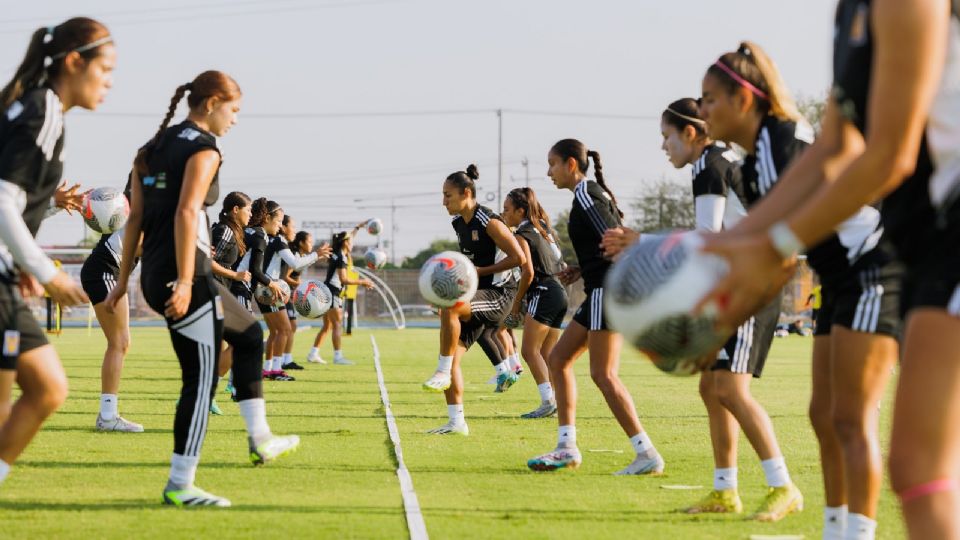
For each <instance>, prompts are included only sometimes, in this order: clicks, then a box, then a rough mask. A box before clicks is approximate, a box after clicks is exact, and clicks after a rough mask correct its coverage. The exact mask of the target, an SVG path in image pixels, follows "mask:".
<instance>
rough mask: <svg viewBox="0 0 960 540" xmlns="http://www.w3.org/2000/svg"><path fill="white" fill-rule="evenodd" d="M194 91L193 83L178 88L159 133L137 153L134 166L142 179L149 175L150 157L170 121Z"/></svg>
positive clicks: (158, 130) (171, 99)
mask: <svg viewBox="0 0 960 540" xmlns="http://www.w3.org/2000/svg"><path fill="white" fill-rule="evenodd" d="M192 89H193V83H192V82H188V83H186V84H181V85H180V86H178V87H177V91H176V92H174V93H173V97H172V98H170V106H169V107H168V108H167V115H166V116H164V117H163V122H161V123H160V128H159V129H157V133H156V134H155V135H154V136H153V138H152V139H150V142H148V143H147V144H146V145H145V146H144V147H143V148H141V149H140V151H139V152H137V159H136V160H134V162H133V166H134V168H135V169H136V170H137V174H139V175H140V177H141V178H142V177H144V176H146V175H147V174H149V172H150V167H149V162H150V157H151V156H152V155H153V151H154V150H156V148H157V145H158V144H159V143H160V137H162V136H163V132H164V131H166V129H167V127H168V126H169V125H170V120H172V119H173V115H174V114H176V113H177V106H178V105H180V101H181V100H182V99H183V96H184V95H186V93H187V92H189V91H190V90H192Z"/></svg>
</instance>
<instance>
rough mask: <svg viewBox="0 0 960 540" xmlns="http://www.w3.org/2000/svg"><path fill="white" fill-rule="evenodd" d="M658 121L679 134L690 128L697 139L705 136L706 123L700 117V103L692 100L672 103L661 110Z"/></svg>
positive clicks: (682, 99)
mask: <svg viewBox="0 0 960 540" xmlns="http://www.w3.org/2000/svg"><path fill="white" fill-rule="evenodd" d="M660 119H661V120H662V121H663V122H664V123H666V124H667V125H670V126H673V127H675V128H677V131H680V132H683V130H685V129H687V126H690V127H692V128H693V129H694V131H696V132H697V136H698V137H699V136H701V135H706V134H707V123H706V122H705V121H704V120H703V118H701V117H700V103H699V101H698V100H696V99H693V98H681V99H678V100H676V101H674V102H673V103H671V104H670V105H668V106H667V108H666V109H664V110H663V115H662V116H661V117H660Z"/></svg>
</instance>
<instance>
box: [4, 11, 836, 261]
mask: <svg viewBox="0 0 960 540" xmlns="http://www.w3.org/2000/svg"><path fill="white" fill-rule="evenodd" d="M835 4H836V3H835V2H834V1H832V0H809V1H806V2H784V1H779V0H727V1H724V2H714V1H709V0H673V1H669V2H666V1H663V2H653V1H649V0H635V1H626V0H618V1H614V0H590V1H589V2H586V1H581V2H578V1H571V0H512V1H509V0H483V1H474V2H467V1H460V0H379V1H378V0H233V1H229V0H195V1H194V2H193V3H190V2H188V1H187V0H153V1H151V2H145V1H138V2H131V1H129V0H127V1H121V0H69V1H68V0H44V1H43V2H33V3H27V4H24V3H23V2H13V1H12V0H0V6H2V7H4V8H6V9H0V13H3V15H2V16H0V76H2V78H3V79H4V81H5V80H7V78H8V77H9V76H11V75H12V73H13V71H14V69H15V68H16V66H17V65H18V64H19V62H20V60H21V58H22V54H23V52H24V50H25V48H26V44H27V40H28V38H29V35H30V33H31V32H32V31H33V30H34V29H36V28H37V27H39V26H43V25H48V24H56V23H58V22H61V21H62V20H64V19H66V18H68V17H70V16H73V15H87V16H92V17H95V18H97V19H99V20H101V21H102V22H104V23H105V24H107V26H109V27H110V28H111V31H112V33H113V35H114V37H115V38H116V42H117V45H118V54H119V59H118V65H117V70H116V76H115V79H114V87H113V90H112V92H111V93H110V95H109V96H108V97H107V101H106V103H104V104H103V105H102V107H101V108H100V110H99V111H98V112H96V113H87V112H85V111H71V112H70V114H69V115H68V116H67V150H66V170H65V177H66V178H68V179H70V180H73V181H80V182H82V183H84V184H85V185H88V186H90V187H98V186H106V185H112V186H117V187H121V186H122V185H123V183H124V181H125V179H126V174H127V171H128V170H129V168H130V163H131V162H132V159H133V156H134V153H135V151H136V148H137V147H139V146H140V145H141V144H143V143H144V142H145V141H146V140H147V139H148V138H149V137H151V136H152V135H153V133H154V132H155V130H156V128H157V126H158V125H159V123H160V121H161V120H162V117H163V114H164V112H165V110H166V107H167V104H168V103H169V100H170V96H171V95H172V94H173V91H174V89H175V88H176V86H177V85H178V84H181V83H184V82H187V81H188V80H190V79H192V78H193V77H194V76H195V75H196V74H197V73H199V72H201V71H203V70H205V69H220V70H223V71H226V72H227V73H229V74H231V75H232V76H233V77H234V78H235V79H236V80H237V82H238V83H239V84H240V86H241V88H242V89H243V92H244V102H243V106H242V110H241V115H240V122H239V124H238V125H237V126H236V127H235V128H234V130H233V131H232V132H231V133H229V134H228V135H227V136H226V137H224V138H223V139H221V141H220V145H221V148H222V149H223V154H224V164H223V168H222V169H221V175H220V182H221V193H226V192H227V191H231V190H234V189H238V190H242V191H244V192H246V193H248V194H249V195H251V196H253V197H258V196H268V197H270V198H272V199H275V200H277V201H278V202H280V203H281V204H282V205H283V207H284V208H285V209H286V210H287V212H288V213H290V214H292V215H293V216H294V217H296V218H299V219H300V220H305V219H311V220H344V221H360V220H361V219H364V218H368V217H373V216H379V217H382V218H383V219H384V221H385V224H386V231H385V233H384V235H385V238H387V239H389V228H390V225H391V224H390V220H389V217H390V211H389V209H386V208H373V207H375V206H384V205H387V204H389V203H390V201H389V198H390V197H391V196H400V197H401V198H399V199H397V201H396V202H397V204H398V206H399V208H398V209H397V224H396V225H397V246H396V247H397V255H398V256H405V255H411V254H413V253H415V252H416V251H418V250H419V249H421V248H422V247H424V246H425V245H426V244H427V243H428V242H429V241H430V240H432V239H434V238H453V237H454V235H453V231H452V229H451V228H450V226H449V218H448V217H447V215H446V212H445V210H444V209H443V208H442V206H441V205H440V186H441V184H442V181H443V179H444V178H445V177H446V175H447V174H449V173H451V172H453V171H455V170H459V169H463V168H464V167H465V166H466V165H467V164H468V163H471V162H475V163H477V164H478V165H480V172H481V178H480V187H481V193H480V196H481V199H483V198H484V197H485V196H486V193H487V192H495V191H496V186H497V167H496V163H497V117H496V114H495V113H494V111H495V110H496V109H501V108H502V109H504V110H505V111H506V112H504V117H503V155H504V167H503V176H504V192H506V191H507V190H509V189H510V188H511V187H517V186H520V185H523V178H524V174H525V169H524V167H523V166H522V164H521V161H522V160H523V159H524V158H525V157H526V158H528V160H529V172H530V176H531V186H532V187H534V188H535V189H536V191H537V193H538V195H540V198H541V199H542V200H543V201H544V204H545V206H546V207H547V210H548V211H549V212H550V214H551V215H556V213H557V212H559V211H560V210H562V209H565V208H568V207H569V205H570V199H571V195H570V193H569V192H559V191H557V190H556V189H555V188H554V187H553V185H552V184H550V183H549V181H547V180H545V179H544V176H545V171H546V152H547V150H548V149H549V147H550V146H551V145H552V144H553V143H554V142H555V141H556V140H558V139H561V138H565V137H575V138H578V139H581V140H582V141H584V142H585V143H586V144H587V145H588V146H589V147H590V148H591V149H595V150H598V151H599V152H600V154H601V156H602V157H603V162H604V171H605V173H606V176H607V178H608V181H609V183H610V185H611V187H612V188H613V190H614V191H615V192H616V193H617V195H618V197H620V198H622V199H625V200H628V199H629V198H630V197H631V196H633V195H634V194H636V193H637V191H638V187H639V186H640V185H641V183H642V182H644V181H652V180H656V179H658V178H660V177H662V176H667V177H669V178H672V179H675V180H677V181H679V182H685V181H687V180H688V178H689V172H688V171H676V170H674V169H673V168H672V167H671V166H670V165H669V163H668V162H667V161H666V159H665V156H664V154H663V152H662V151H661V150H660V135H659V115H660V113H661V111H662V110H663V108H664V107H665V106H666V104H668V103H669V102H670V101H673V100H674V99H677V98H679V97H684V96H691V97H695V96H696V95H698V93H699V88H700V79H701V77H702V75H703V72H704V70H705V69H706V67H707V66H708V65H709V64H710V63H711V62H713V61H714V60H715V59H716V57H717V56H719V55H720V54H721V53H723V52H725V51H728V50H732V49H734V48H736V46H737V44H738V43H739V41H740V40H743V39H750V40H753V41H755V42H757V43H759V44H760V45H761V46H763V47H765V48H766V50H767V51H768V53H769V54H770V55H771V56H772V57H773V58H774V60H775V61H776V62H777V63H778V65H779V66H780V68H781V70H782V72H783V74H784V77H785V79H786V81H787V83H788V85H789V86H790V87H791V88H792V89H793V90H794V92H795V93H797V94H799V95H806V96H820V95H823V94H824V93H825V91H826V89H827V87H828V85H829V81H830V50H831V39H832V34H833V29H832V19H833V10H834V7H835ZM436 111H445V112H447V113H450V112H456V111H462V113H458V114H447V113H445V114H429V115H428V114H403V115H379V114H378V115H371V114H369V113H418V112H436ZM536 111H543V112H566V113H587V114H586V115H584V116H559V115H553V114H541V113H539V112H536ZM182 116H183V109H182V108H181V114H180V115H178V117H180V118H182ZM616 116H623V117H626V118H615V117H616ZM637 117H639V118H637ZM511 178H513V179H514V180H513V181H511ZM356 199H361V200H362V201H363V202H361V203H357V202H355V200H356ZM489 204H490V205H491V206H494V205H495V204H496V203H495V202H493V203H489ZM358 206H365V207H366V208H358ZM623 206H625V207H626V206H627V204H626V202H625V201H624V203H623ZM217 208H219V204H218V206H217ZM625 210H628V209H627V208H625ZM214 214H215V213H214V212H211V215H212V216H213V215H214ZM629 217H630V216H629V210H628V218H629ZM82 234H83V225H82V221H81V220H80V219H79V218H78V217H73V218H69V217H56V218H53V219H51V220H49V221H47V222H45V223H44V226H43V228H42V229H41V232H40V235H39V237H40V241H41V243H43V244H45V245H49V244H54V243H56V244H72V243H76V242H77V241H78V240H79V239H80V238H81V237H82ZM369 241H370V238H369V237H366V236H362V237H361V238H360V243H366V242H369Z"/></svg>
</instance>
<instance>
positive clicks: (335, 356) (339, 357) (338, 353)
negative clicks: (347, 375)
mask: <svg viewBox="0 0 960 540" xmlns="http://www.w3.org/2000/svg"><path fill="white" fill-rule="evenodd" d="M333 359H334V360H343V352H342V351H333Z"/></svg>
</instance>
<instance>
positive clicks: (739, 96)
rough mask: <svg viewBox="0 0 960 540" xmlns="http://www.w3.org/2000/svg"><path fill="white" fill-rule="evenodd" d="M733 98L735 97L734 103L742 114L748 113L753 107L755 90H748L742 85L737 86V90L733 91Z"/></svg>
mask: <svg viewBox="0 0 960 540" xmlns="http://www.w3.org/2000/svg"><path fill="white" fill-rule="evenodd" d="M732 98H733V99H734V104H735V106H736V107H737V109H738V110H739V111H740V113H741V114H746V113H748V112H750V110H751V109H753V100H754V95H753V92H751V91H750V90H747V89H746V88H744V87H742V86H737V90H736V92H734V93H733V96H732Z"/></svg>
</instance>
